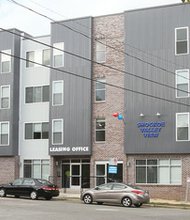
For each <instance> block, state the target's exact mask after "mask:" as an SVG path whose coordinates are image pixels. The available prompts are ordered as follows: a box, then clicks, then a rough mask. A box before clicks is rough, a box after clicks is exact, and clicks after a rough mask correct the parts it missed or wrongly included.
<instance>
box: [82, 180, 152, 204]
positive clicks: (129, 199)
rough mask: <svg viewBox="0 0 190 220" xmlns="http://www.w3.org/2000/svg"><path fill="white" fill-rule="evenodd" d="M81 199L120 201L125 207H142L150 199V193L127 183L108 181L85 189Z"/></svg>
mask: <svg viewBox="0 0 190 220" xmlns="http://www.w3.org/2000/svg"><path fill="white" fill-rule="evenodd" d="M81 200H83V201H84V203H85V204H91V203H92V202H97V203H98V204H103V203H119V204H122V205H123V206H124V207H130V206H131V205H134V206H135V207H140V206H141V205H142V204H143V203H148V202H149V200H150V197H149V193H148V192H147V191H144V190H142V189H140V188H137V187H134V186H130V185H126V184H123V183H107V184H102V185H99V186H97V187H95V188H93V189H89V190H86V191H83V192H82V193H81Z"/></svg>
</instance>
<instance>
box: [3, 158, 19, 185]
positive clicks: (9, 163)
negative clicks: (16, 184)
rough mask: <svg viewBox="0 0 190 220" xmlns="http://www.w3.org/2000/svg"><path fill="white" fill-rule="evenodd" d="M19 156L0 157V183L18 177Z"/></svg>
mask: <svg viewBox="0 0 190 220" xmlns="http://www.w3.org/2000/svg"><path fill="white" fill-rule="evenodd" d="M19 166H20V164H19V157H18V156H16V157H0V170H1V172H0V184H3V183H9V182H12V181H13V180H14V179H16V178H18V177H19Z"/></svg>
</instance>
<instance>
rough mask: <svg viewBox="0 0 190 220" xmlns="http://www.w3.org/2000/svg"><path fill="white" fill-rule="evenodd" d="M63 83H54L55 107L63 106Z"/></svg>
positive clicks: (53, 100) (53, 96)
mask: <svg viewBox="0 0 190 220" xmlns="http://www.w3.org/2000/svg"><path fill="white" fill-rule="evenodd" d="M63 84H64V82H63V81H53V88H52V93H53V94H52V104H53V105H63V89H64V85H63Z"/></svg>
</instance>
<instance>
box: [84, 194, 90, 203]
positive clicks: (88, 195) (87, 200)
mask: <svg viewBox="0 0 190 220" xmlns="http://www.w3.org/2000/svg"><path fill="white" fill-rule="evenodd" d="M83 201H84V203H85V204H91V203H92V196H91V195H90V194H86V195H84V197H83Z"/></svg>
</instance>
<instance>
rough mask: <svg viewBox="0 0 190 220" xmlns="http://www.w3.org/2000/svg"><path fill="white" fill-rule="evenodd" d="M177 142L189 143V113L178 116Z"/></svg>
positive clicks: (178, 114)
mask: <svg viewBox="0 0 190 220" xmlns="http://www.w3.org/2000/svg"><path fill="white" fill-rule="evenodd" d="M176 140H177V141H189V113H188V112H187V113H177V114H176Z"/></svg>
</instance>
